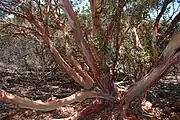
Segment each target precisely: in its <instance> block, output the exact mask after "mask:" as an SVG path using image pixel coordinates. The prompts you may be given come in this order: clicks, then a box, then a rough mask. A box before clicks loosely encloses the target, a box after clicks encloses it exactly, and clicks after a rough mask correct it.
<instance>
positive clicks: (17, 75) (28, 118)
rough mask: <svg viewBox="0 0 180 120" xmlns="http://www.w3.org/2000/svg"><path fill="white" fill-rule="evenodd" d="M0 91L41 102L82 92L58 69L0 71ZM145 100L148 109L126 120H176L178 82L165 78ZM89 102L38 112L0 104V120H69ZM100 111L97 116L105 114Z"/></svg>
mask: <svg viewBox="0 0 180 120" xmlns="http://www.w3.org/2000/svg"><path fill="white" fill-rule="evenodd" d="M0 83H1V84H0V88H1V89H3V90H5V91H7V92H10V93H13V94H16V95H19V96H23V97H27V98H29V99H32V100H39V99H41V100H42V101H46V100H48V99H49V100H50V99H56V98H57V99H59V98H63V97H66V96H69V95H70V94H72V93H74V92H76V91H79V90H81V89H82V87H81V86H79V85H78V84H76V83H74V81H73V80H72V79H71V78H70V77H69V76H68V75H67V74H64V73H63V72H60V71H59V70H58V69H54V70H52V69H50V70H46V71H44V72H42V71H41V70H39V71H38V70H17V69H9V68H2V67H1V68H0ZM147 100H148V101H150V102H151V103H152V105H153V106H152V109H151V110H149V111H144V112H137V113H134V115H133V117H131V118H129V119H135V120H136V119H144V120H154V119H162V120H180V78H178V77H174V76H173V75H169V76H167V77H165V78H164V79H163V80H161V81H160V82H159V83H158V85H157V86H156V87H155V88H152V89H151V90H149V91H148V93H147ZM90 101H91V100H86V101H83V102H82V103H74V104H72V105H68V106H65V107H63V108H60V109H57V110H54V111H50V112H41V111H36V110H28V109H22V108H19V107H18V106H16V105H12V104H10V103H4V102H2V101H0V119H1V120H51V119H60V118H65V117H69V116H73V115H74V114H75V113H76V112H77V111H80V110H81V109H82V108H83V107H84V106H87V105H89V103H90ZM107 110H108V108H107V109H103V110H102V111H101V112H99V113H98V114H105V113H106V111H107ZM97 118H98V115H97V113H93V114H92V115H90V116H87V117H86V119H90V120H92V119H97Z"/></svg>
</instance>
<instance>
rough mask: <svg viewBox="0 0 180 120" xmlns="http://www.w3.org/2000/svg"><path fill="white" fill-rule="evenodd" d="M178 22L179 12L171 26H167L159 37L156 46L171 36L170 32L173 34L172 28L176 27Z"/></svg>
mask: <svg viewBox="0 0 180 120" xmlns="http://www.w3.org/2000/svg"><path fill="white" fill-rule="evenodd" d="M179 20H180V12H179V13H178V14H177V15H176V16H175V17H174V19H173V20H172V21H171V24H170V25H169V27H168V28H167V30H166V31H165V32H164V33H163V34H162V35H161V36H160V37H159V39H158V41H157V44H160V43H161V42H162V41H163V40H164V38H166V37H167V36H168V35H171V34H172V32H174V28H175V27H176V26H177V23H178V22H179Z"/></svg>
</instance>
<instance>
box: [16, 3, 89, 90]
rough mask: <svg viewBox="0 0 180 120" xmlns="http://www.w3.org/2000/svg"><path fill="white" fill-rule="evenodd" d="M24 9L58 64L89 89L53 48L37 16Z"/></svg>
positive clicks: (24, 7) (23, 7)
mask: <svg viewBox="0 0 180 120" xmlns="http://www.w3.org/2000/svg"><path fill="white" fill-rule="evenodd" d="M16 2H17V3H19V4H20V3H21V2H20V1H19V0H16ZM20 7H22V9H23V10H24V12H25V13H26V15H27V20H28V21H29V22H30V23H31V24H33V25H35V26H36V29H37V31H38V32H39V35H40V36H41V37H42V38H43V40H44V42H45V43H46V44H47V45H48V47H49V50H50V52H51V53H52V54H53V55H54V58H55V60H56V62H57V64H58V65H59V66H60V67H62V68H63V69H64V70H65V72H67V73H68V74H69V75H70V76H71V77H72V78H73V79H74V80H75V81H76V82H78V83H79V84H80V85H82V86H84V87H85V88H87V89H88V88H89V87H90V86H87V85H86V84H85V82H84V79H83V78H82V77H81V76H80V75H79V74H78V73H77V72H75V71H74V70H73V69H72V68H71V67H70V66H69V65H68V63H67V62H66V61H65V60H64V59H63V57H62V56H61V55H60V53H59V52H58V50H57V49H56V48H55V47H54V46H53V43H52V41H51V39H50V37H49V35H47V33H46V32H45V29H44V28H43V27H42V26H41V25H40V24H39V21H36V19H35V16H34V15H33V14H32V13H31V12H30V10H29V9H28V8H27V7H26V6H23V5H21V6H20Z"/></svg>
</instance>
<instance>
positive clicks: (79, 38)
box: [61, 0, 104, 90]
mask: <svg viewBox="0 0 180 120" xmlns="http://www.w3.org/2000/svg"><path fill="white" fill-rule="evenodd" d="M61 3H62V7H63V9H64V11H65V13H66V15H67V17H68V20H69V24H70V25H71V27H72V30H73V34H74V38H75V41H76V43H77V45H78V47H79V48H80V49H81V51H82V53H83V54H84V56H85V58H86V60H87V63H88V65H89V66H90V68H91V69H92V71H93V74H94V77H95V80H96V81H97V83H98V85H99V87H100V88H101V89H102V90H103V89H104V87H103V85H102V81H100V69H99V67H98V64H97V62H96V60H95V58H94V56H93V55H92V52H91V51H90V48H89V46H88V44H87V43H86V41H85V39H84V36H83V34H82V31H81V29H80V25H79V23H78V20H77V17H76V15H75V12H74V11H73V9H72V6H71V5H70V3H69V1H68V0H61Z"/></svg>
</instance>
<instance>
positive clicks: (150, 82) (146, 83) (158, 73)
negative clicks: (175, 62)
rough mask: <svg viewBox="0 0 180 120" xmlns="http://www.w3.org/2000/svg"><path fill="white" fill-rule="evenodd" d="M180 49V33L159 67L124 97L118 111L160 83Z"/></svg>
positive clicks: (175, 37) (169, 46)
mask: <svg viewBox="0 0 180 120" xmlns="http://www.w3.org/2000/svg"><path fill="white" fill-rule="evenodd" d="M179 49H180V33H177V34H176V35H175V36H173V38H172V40H171V41H170V43H169V44H168V45H167V47H166V49H165V50H164V52H163V54H162V55H161V58H160V59H159V61H158V62H157V65H156V66H154V67H153V68H152V69H151V71H150V72H149V73H148V74H147V75H146V76H144V78H142V79H141V80H140V81H139V82H137V83H136V84H135V85H134V86H132V87H131V88H130V89H129V90H128V92H127V94H125V95H124V97H123V98H122V99H121V100H120V105H119V107H117V109H118V110H122V108H123V106H128V104H129V103H130V102H131V101H132V100H133V99H134V98H135V97H138V96H139V95H140V94H141V93H143V92H145V91H146V90H147V89H149V88H150V87H152V86H154V85H155V84H156V83H157V81H159V80H160V78H161V77H162V76H163V75H164V74H165V73H166V71H167V70H168V68H170V65H172V64H171V59H172V58H173V56H175V55H176V54H177V51H178V50H179ZM117 109H116V110H117ZM116 110H115V111H116Z"/></svg>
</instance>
